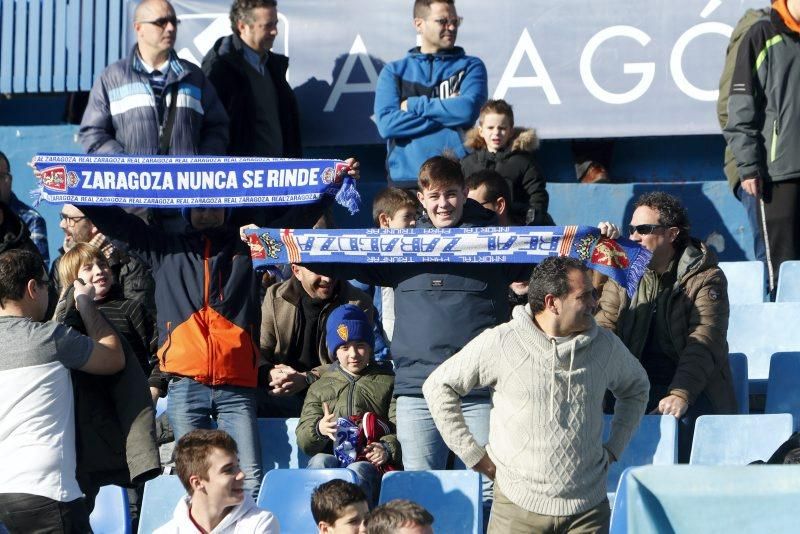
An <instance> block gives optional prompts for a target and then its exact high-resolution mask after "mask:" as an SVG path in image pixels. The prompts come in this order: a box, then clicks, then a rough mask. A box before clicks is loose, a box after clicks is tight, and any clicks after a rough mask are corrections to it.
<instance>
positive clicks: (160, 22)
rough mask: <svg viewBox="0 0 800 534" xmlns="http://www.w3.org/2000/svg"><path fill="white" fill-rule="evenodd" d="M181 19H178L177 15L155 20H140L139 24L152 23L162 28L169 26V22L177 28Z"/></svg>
mask: <svg viewBox="0 0 800 534" xmlns="http://www.w3.org/2000/svg"><path fill="white" fill-rule="evenodd" d="M180 23H181V21H179V20H178V18H177V17H161V18H157V19H155V20H140V21H139V24H152V25H153V26H158V27H159V28H161V29H162V30H163V29H164V28H166V27H167V24H172V25H173V26H174V27H175V28H177V27H178V24H180Z"/></svg>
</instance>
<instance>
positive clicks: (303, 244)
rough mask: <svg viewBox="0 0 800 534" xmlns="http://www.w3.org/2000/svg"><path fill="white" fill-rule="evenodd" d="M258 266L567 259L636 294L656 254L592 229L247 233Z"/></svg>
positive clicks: (275, 230)
mask: <svg viewBox="0 0 800 534" xmlns="http://www.w3.org/2000/svg"><path fill="white" fill-rule="evenodd" d="M245 234H246V236H247V239H248V244H249V245H250V252H251V256H252V257H253V264H254V265H255V266H256V267H262V266H268V265H272V264H281V263H320V262H321V263H328V262H332V263H472V264H475V263H484V264H488V263H539V262H540V261H542V260H543V259H544V258H547V257H549V256H570V257H573V258H577V259H579V260H582V261H584V262H585V263H586V265H587V266H588V267H590V268H592V269H595V270H597V271H599V272H601V273H603V274H606V275H608V276H610V277H611V278H613V279H614V280H616V281H617V282H618V283H619V284H620V285H622V286H623V287H625V288H626V289H627V290H628V292H629V293H630V294H633V292H635V291H636V288H637V286H638V284H639V279H640V278H641V277H642V275H643V274H644V271H645V269H646V268H647V265H648V263H649V262H650V258H651V254H650V252H649V251H648V250H647V249H644V248H642V247H641V246H640V245H639V244H637V243H634V242H633V241H630V240H628V239H617V240H613V239H608V238H606V237H603V236H602V235H601V234H600V230H599V229H598V228H595V227H591V226H541V227H536V226H515V227H491V228H413V229H405V230H378V229H360V230H290V229H283V230H278V229H274V228H259V229H250V230H246V232H245Z"/></svg>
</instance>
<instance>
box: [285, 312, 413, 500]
mask: <svg viewBox="0 0 800 534" xmlns="http://www.w3.org/2000/svg"><path fill="white" fill-rule="evenodd" d="M326 331H327V335H326V342H327V345H328V351H329V353H330V354H336V358H337V360H338V361H337V362H335V363H334V364H333V366H332V367H331V369H330V370H329V371H327V372H326V373H325V374H323V375H322V376H321V377H320V379H319V380H317V381H316V382H314V383H313V384H311V387H309V388H308V394H307V395H306V399H305V402H304V404H303V411H302V414H301V415H300V422H299V423H298V425H297V444H298V445H299V446H300V448H302V449H303V451H304V452H305V453H306V454H308V455H309V456H313V457H312V458H311V460H310V461H309V463H308V467H309V468H324V467H347V468H348V469H351V470H352V471H354V472H355V473H356V475H357V477H358V480H359V485H360V486H361V488H362V489H363V490H364V492H365V493H366V494H367V498H368V500H369V502H374V501H375V500H376V499H377V494H378V488H379V487H380V479H381V475H382V473H383V472H384V471H386V470H391V469H393V466H395V465H398V464H399V463H400V445H399V443H398V441H397V437H396V435H395V429H394V424H395V403H394V399H393V397H392V393H393V391H394V372H393V371H392V369H391V366H389V365H382V364H379V363H376V362H375V361H374V359H373V356H372V354H373V343H374V339H375V337H374V333H373V330H372V326H371V325H370V323H369V321H368V320H367V316H366V315H365V314H364V312H363V311H361V310H360V309H359V308H358V307H357V306H354V305H352V304H344V305H342V306H339V307H338V308H336V309H335V310H333V311H332V312H331V314H330V316H328V320H327V324H326Z"/></svg>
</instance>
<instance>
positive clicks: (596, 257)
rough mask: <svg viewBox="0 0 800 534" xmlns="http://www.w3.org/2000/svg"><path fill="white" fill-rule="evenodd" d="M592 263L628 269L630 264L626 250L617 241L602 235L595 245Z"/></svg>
mask: <svg viewBox="0 0 800 534" xmlns="http://www.w3.org/2000/svg"><path fill="white" fill-rule="evenodd" d="M592 263H594V264H595V265H607V266H609V267H614V268H616V269H626V268H627V267H628V265H630V261H629V260H628V255H627V254H626V253H625V250H624V249H623V248H622V247H621V246H620V245H619V244H617V242H616V241H612V240H611V239H608V238H606V237H601V238H600V240H599V241H598V242H597V245H595V247H594V250H593V251H592Z"/></svg>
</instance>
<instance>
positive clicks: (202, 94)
mask: <svg viewBox="0 0 800 534" xmlns="http://www.w3.org/2000/svg"><path fill="white" fill-rule="evenodd" d="M174 84H178V97H177V98H178V101H177V109H176V111H175V123H174V126H173V128H172V136H171V141H170V148H169V153H170V154H175V155H196V154H197V155H224V154H225V150H226V148H227V146H228V115H227V113H226V112H225V108H224V107H223V106H222V103H221V102H220V101H219V98H217V93H216V91H215V90H214V87H213V86H212V85H211V83H210V82H209V81H208V80H207V79H206V77H205V75H204V74H203V72H202V71H201V70H200V69H199V68H197V67H196V66H194V65H192V64H191V63H189V62H188V61H184V60H182V59H180V58H179V57H178V56H177V55H176V54H175V52H174V51H173V52H171V57H170V62H169V71H168V72H167V80H166V85H165V87H164V106H165V108H166V109H167V110H168V109H169V104H170V100H171V91H172V86H173V85H174ZM166 115H167V112H166V110H165V112H164V116H165V117H166ZM160 127H161V125H160V124H159V121H158V112H157V111H156V104H155V97H154V96H153V90H152V88H151V87H150V82H149V80H148V75H147V71H146V70H145V69H144V66H143V65H142V61H141V59H139V55H138V53H137V52H136V46H134V47H133V49H132V50H131V53H130V55H129V56H128V57H127V58H125V59H121V60H119V61H117V62H116V63H112V64H111V65H109V66H108V67H107V68H106V69H105V70H104V71H103V73H102V74H101V75H100V76H98V78H97V80H96V81H95V83H94V87H92V92H91V93H90V94H89V103H88V105H87V106H86V111H85V112H84V114H83V119H82V120H81V128H80V132H79V134H78V137H79V139H80V142H81V145H82V146H83V149H84V150H86V152H88V153H89V154H95V153H97V154H114V153H124V154H143V155H151V154H157V153H158V140H159V132H160Z"/></svg>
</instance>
